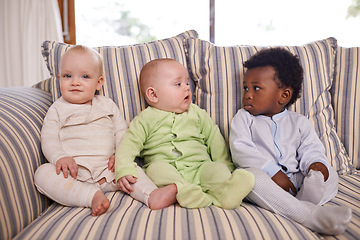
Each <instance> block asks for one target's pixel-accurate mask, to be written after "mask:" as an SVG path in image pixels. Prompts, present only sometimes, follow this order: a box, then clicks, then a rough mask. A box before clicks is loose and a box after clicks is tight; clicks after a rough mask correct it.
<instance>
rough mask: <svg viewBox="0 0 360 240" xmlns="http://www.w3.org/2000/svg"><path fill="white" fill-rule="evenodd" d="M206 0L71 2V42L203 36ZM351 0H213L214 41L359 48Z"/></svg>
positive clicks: (115, 42)
mask: <svg viewBox="0 0 360 240" xmlns="http://www.w3.org/2000/svg"><path fill="white" fill-rule="evenodd" d="M59 1H60V0H59ZM72 1H74V0H72ZM211 1H213V2H215V0H196V1H194V0H192V1H190V0H182V1H168V0H153V1H148V0H132V1H128V0H102V1H99V0H76V1H75V10H76V12H75V19H76V38H77V39H76V40H77V43H78V44H85V45H88V46H103V45H127V44H133V43H138V42H146V41H151V40H154V39H162V38H166V37H171V36H174V35H176V34H178V33H180V32H183V31H186V30H189V29H195V30H196V31H197V32H198V33H199V37H200V38H201V39H204V40H209V39H210V37H209V35H210V34H209V31H210V30H209V29H210V27H209V24H210V16H209V12H210V7H209V6H210V2H211ZM354 1H356V0H341V1H339V0H303V1H294V0H272V1H268V0H253V1H236V0H221V1H216V3H215V43H216V45H219V46H226V45H246V44H249V45H302V44H306V43H308V42H311V41H315V40H319V39H323V38H327V37H335V38H336V39H337V40H338V44H339V45H340V46H343V47H352V46H359V43H360V32H359V31H357V29H358V28H359V26H360V16H358V17H356V16H355V17H348V7H349V6H350V5H351V4H352V3H353V2H354Z"/></svg>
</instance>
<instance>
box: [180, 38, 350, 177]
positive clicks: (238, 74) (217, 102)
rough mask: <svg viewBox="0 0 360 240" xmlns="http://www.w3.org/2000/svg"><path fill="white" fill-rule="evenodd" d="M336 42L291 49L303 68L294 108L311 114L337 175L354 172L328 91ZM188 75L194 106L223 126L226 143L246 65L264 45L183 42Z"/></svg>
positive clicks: (237, 105) (289, 48) (238, 100)
mask: <svg viewBox="0 0 360 240" xmlns="http://www.w3.org/2000/svg"><path fill="white" fill-rule="evenodd" d="M336 45H337V44H336V40H335V39H334V38H329V39H325V40H322V41H316V42H313V43H309V44H307V45H304V46H292V47H290V46H287V47H285V48H287V49H288V50H289V51H291V52H292V53H294V54H297V55H298V56H299V58H300V61H301V64H302V66H303V68H304V85H303V91H302V97H301V98H300V99H299V100H298V101H297V102H296V103H295V104H294V105H293V106H291V108H290V110H293V111H296V112H299V113H301V114H303V115H305V116H307V117H308V118H309V119H310V120H311V122H312V123H313V125H314V128H315V130H316V132H317V134H318V135H319V137H320V139H321V141H322V142H323V144H324V146H325V149H326V155H327V157H328V159H329V160H330V161H331V164H332V166H333V167H334V168H335V169H336V170H337V171H338V173H339V174H343V173H348V172H351V171H352V166H351V164H350V161H349V158H348V155H347V153H346V150H345V148H344V146H343V145H342V143H341V141H340V139H339V137H338V135H337V133H336V130H335V127H334V120H333V119H334V112H333V108H332V105H331V96H330V93H329V91H328V90H329V89H330V87H331V84H332V77H333V74H334V61H335V48H336ZM185 46H186V49H187V56H188V58H187V61H188V66H189V72H190V77H191V78H192V79H193V80H194V81H195V85H196V87H195V103H196V104H197V105H199V106H200V107H201V108H204V109H205V110H206V111H208V113H209V114H210V116H211V117H212V118H213V119H214V121H215V122H216V123H217V124H218V125H219V128H220V130H221V132H222V133H223V135H224V137H225V139H226V140H228V137H229V128H230V123H231V120H232V117H233V116H234V115H235V113H236V112H237V110H238V109H239V108H241V95H242V82H243V77H244V73H245V69H244V67H243V63H244V62H245V61H246V60H247V59H249V58H250V56H251V55H253V54H254V53H256V52H257V51H259V50H260V49H261V48H262V47H257V46H231V47H219V46H214V45H213V44H212V43H209V42H206V41H203V40H200V39H187V40H185Z"/></svg>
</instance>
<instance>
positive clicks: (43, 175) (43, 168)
mask: <svg viewBox="0 0 360 240" xmlns="http://www.w3.org/2000/svg"><path fill="white" fill-rule="evenodd" d="M55 172H56V167H55V166H54V165H53V164H51V163H44V164H42V165H40V166H39V167H38V168H37V169H36V171H35V174H34V181H35V184H38V183H39V182H43V181H46V179H48V177H49V175H50V174H52V173H55Z"/></svg>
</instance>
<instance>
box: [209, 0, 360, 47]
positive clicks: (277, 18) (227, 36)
mask: <svg viewBox="0 0 360 240" xmlns="http://www.w3.org/2000/svg"><path fill="white" fill-rule="evenodd" d="M351 4H352V0H302V1H294V0H272V1H268V0H253V1H231V0H221V1H216V17H215V19H216V21H215V39H216V44H217V45H235V44H239V45H240V44H248V45H299V44H305V43H307V42H310V41H315V40H320V39H323V38H327V37H335V38H336V39H337V40H338V44H339V45H340V46H344V47H354V46H359V44H360V31H359V28H360V16H358V17H355V18H354V17H349V18H347V15H348V7H349V6H350V5H351Z"/></svg>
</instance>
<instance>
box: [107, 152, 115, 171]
mask: <svg viewBox="0 0 360 240" xmlns="http://www.w3.org/2000/svg"><path fill="white" fill-rule="evenodd" d="M108 169H109V171H111V172H115V155H112V156H111V157H110V158H109V162H108Z"/></svg>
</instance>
